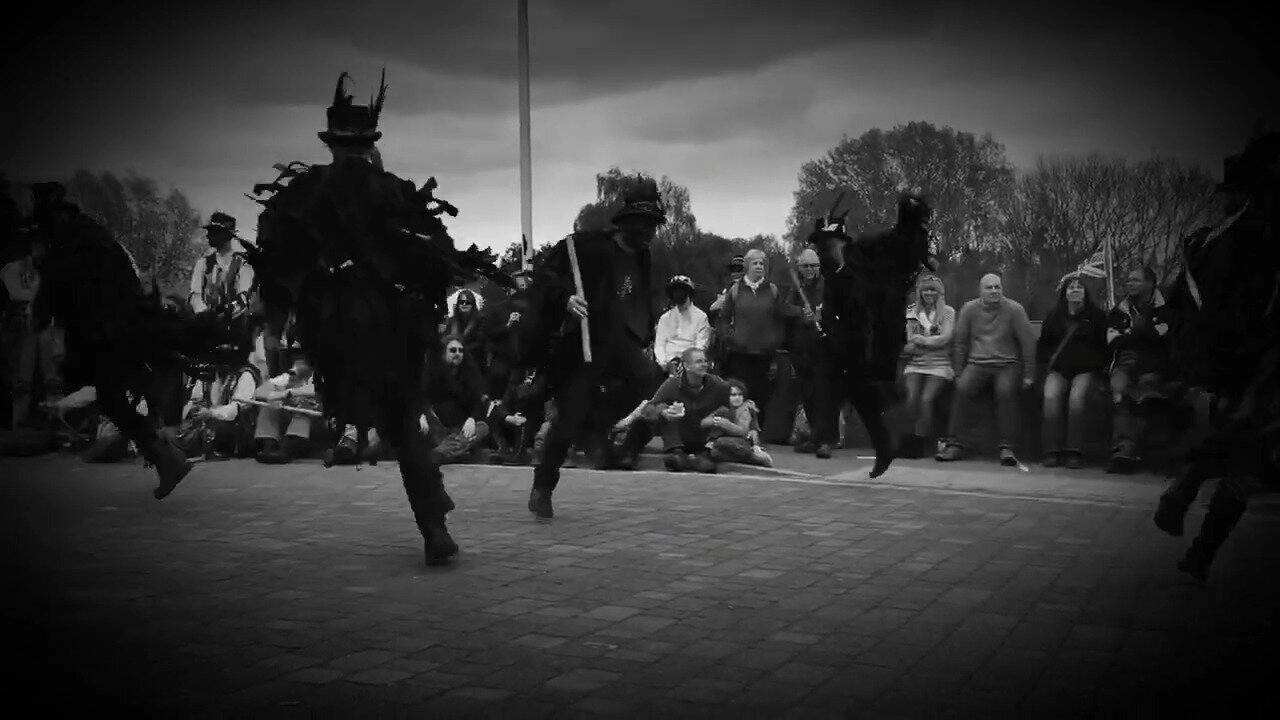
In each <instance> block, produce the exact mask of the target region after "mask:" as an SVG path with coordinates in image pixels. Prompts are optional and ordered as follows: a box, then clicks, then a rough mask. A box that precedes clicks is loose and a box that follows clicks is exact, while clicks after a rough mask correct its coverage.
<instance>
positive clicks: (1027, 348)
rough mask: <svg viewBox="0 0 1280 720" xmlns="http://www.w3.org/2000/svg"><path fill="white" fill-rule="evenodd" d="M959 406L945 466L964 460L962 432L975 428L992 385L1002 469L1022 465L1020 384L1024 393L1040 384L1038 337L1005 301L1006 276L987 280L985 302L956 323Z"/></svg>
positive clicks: (971, 306)
mask: <svg viewBox="0 0 1280 720" xmlns="http://www.w3.org/2000/svg"><path fill="white" fill-rule="evenodd" d="M954 352H955V367H956V369H957V370H958V371H959V375H960V378H959V380H957V381H956V397H955V403H954V404H953V406H952V409H951V427H950V428H949V432H948V433H947V436H948V437H947V440H946V446H945V447H944V448H943V449H942V451H941V452H939V453H938V456H937V459H938V461H939V462H950V461H953V460H959V459H960V458H961V457H962V456H963V455H964V445H963V444H961V441H960V433H961V432H964V431H966V430H968V429H969V428H970V427H972V425H973V422H972V420H971V412H972V409H973V403H974V401H975V400H977V398H978V395H979V394H980V393H982V392H983V391H985V390H986V389H987V388H988V387H989V386H993V387H994V389H995V399H996V421H997V426H998V428H999V433H1000V464H1001V465H1007V466H1016V465H1017V464H1018V456H1017V455H1015V454H1014V447H1015V445H1016V443H1015V441H1014V439H1015V438H1016V437H1017V434H1018V428H1019V427H1020V425H1021V424H1020V423H1019V420H1018V414H1019V413H1018V408H1019V405H1018V401H1019V380H1021V387H1022V389H1026V388H1029V387H1031V386H1032V385H1034V384H1035V371H1036V366H1035V352H1036V341H1035V333H1034V331H1033V330H1032V329H1031V321H1030V320H1029V319H1028V318H1027V311H1026V310H1025V309H1023V307H1022V305H1021V304H1019V303H1018V302H1015V301H1013V300H1010V299H1009V298H1006V297H1005V296H1004V289H1003V286H1002V283H1001V280H1000V276H999V275H996V274H994V273H989V274H987V275H983V276H982V282H981V297H979V298H978V299H976V300H970V301H969V302H967V303H965V304H964V307H962V308H961V309H960V314H959V317H958V318H957V320H956V333H955V345H954Z"/></svg>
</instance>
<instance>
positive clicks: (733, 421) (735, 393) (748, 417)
mask: <svg viewBox="0 0 1280 720" xmlns="http://www.w3.org/2000/svg"><path fill="white" fill-rule="evenodd" d="M726 384H727V385H728V386H729V404H728V405H725V406H723V407H720V408H719V409H717V410H716V411H715V412H714V413H712V415H711V417H709V418H707V419H705V420H703V424H704V425H705V426H706V427H707V449H708V450H710V451H711V459H712V460H714V461H716V462H738V463H746V464H748V465H760V466H762V467H773V458H771V457H769V453H767V452H765V450H764V448H763V447H761V446H760V411H759V410H757V409H756V405H755V403H753V402H751V401H750V400H748V399H747V388H746V386H745V385H743V384H742V381H740V380H727V381H726Z"/></svg>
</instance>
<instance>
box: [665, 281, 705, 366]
mask: <svg viewBox="0 0 1280 720" xmlns="http://www.w3.org/2000/svg"><path fill="white" fill-rule="evenodd" d="M693 292H694V285H693V280H690V279H689V277H688V276H687V275H676V276H674V277H672V278H671V280H670V281H669V282H667V299H668V300H670V301H671V308H670V309H669V310H667V311H666V312H664V313H662V317H660V318H658V326H657V329H656V330H655V333H654V341H653V357H654V361H655V362H657V363H658V366H659V367H661V368H663V369H664V370H666V371H667V374H668V375H672V374H674V373H675V369H676V368H677V367H678V366H679V364H680V357H681V355H683V354H684V351H685V350H688V349H689V348H698V349H699V350H702V351H704V352H705V351H706V350H707V349H708V347H709V346H710V344H711V325H710V323H708V322H707V314H706V313H704V312H703V311H702V310H701V309H700V308H699V307H698V306H696V305H694V304H693Z"/></svg>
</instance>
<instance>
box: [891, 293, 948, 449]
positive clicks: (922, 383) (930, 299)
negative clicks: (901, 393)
mask: <svg viewBox="0 0 1280 720" xmlns="http://www.w3.org/2000/svg"><path fill="white" fill-rule="evenodd" d="M955 329H956V311H955V308H953V307H951V306H950V305H948V304H947V303H946V287H945V286H944V285H943V284H942V279H941V278H939V277H938V276H937V275H933V274H929V273H924V274H922V275H921V276H920V278H919V279H918V280H917V281H916V302H915V303H914V304H913V305H912V306H911V307H909V308H907V344H906V348H905V350H906V353H907V355H908V356H909V359H908V360H907V366H906V368H904V369H903V371H902V379H903V384H904V385H906V390H907V401H906V410H907V412H908V413H910V415H911V418H912V420H913V428H912V429H913V432H912V434H911V435H908V436H906V437H904V438H903V439H902V440H900V441H899V443H898V445H899V447H898V454H899V455H901V456H902V457H904V458H920V457H924V454H925V447H926V446H927V444H928V443H930V442H932V441H933V440H934V439H935V438H936V433H937V431H938V429H937V427H936V423H935V422H934V412H935V410H936V406H937V403H938V397H939V396H940V395H942V391H943V390H945V389H946V388H947V386H948V385H950V384H951V383H952V382H954V381H955V378H956V373H955V368H953V367H952V366H951V358H952V349H951V338H952V336H953V335H954V334H955Z"/></svg>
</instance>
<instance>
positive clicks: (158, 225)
mask: <svg viewBox="0 0 1280 720" xmlns="http://www.w3.org/2000/svg"><path fill="white" fill-rule="evenodd" d="M66 186H67V195H68V199H70V200H71V201H72V202H74V203H76V204H77V205H79V206H80V208H81V210H83V211H84V212H85V213H86V214H87V215H90V216H92V217H94V218H95V219H97V220H98V221H99V222H101V223H102V225H103V226H104V227H105V228H106V229H107V230H108V231H109V232H110V233H111V234H112V236H113V237H115V239H116V240H117V241H118V242H119V243H120V244H121V245H124V247H125V248H126V249H127V250H128V251H129V253H130V254H131V255H132V256H133V258H134V261H135V262H137V264H138V265H139V269H140V270H142V271H143V272H144V273H146V272H147V270H148V269H149V274H150V275H152V276H153V277H154V278H155V280H156V283H157V284H158V285H159V286H160V288H161V290H162V291H163V292H166V293H167V292H178V293H179V294H181V295H183V296H185V295H186V291H185V289H184V288H185V285H186V282H187V279H188V278H189V277H190V273H191V266H192V264H193V263H194V262H195V261H196V258H198V257H199V256H200V253H201V252H202V251H203V250H204V245H203V244H201V243H200V242H199V239H198V236H199V232H200V224H201V223H200V215H199V214H198V213H197V212H196V211H195V209H194V208H192V207H191V203H190V201H188V200H187V197H186V196H185V195H183V194H182V192H181V191H179V190H176V189H171V190H170V191H169V193H168V194H167V195H162V194H161V192H160V189H159V185H158V184H157V183H156V181H155V180H153V179H151V178H147V177H143V176H140V175H137V174H136V173H129V174H128V175H126V176H125V177H124V178H119V177H117V176H116V175H115V174H113V173H110V172H104V173H102V174H100V175H99V174H94V173H91V172H89V171H87V170H81V171H79V172H77V173H76V174H75V176H74V177H73V178H72V179H71V180H70V181H68V182H67V183H66Z"/></svg>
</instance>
